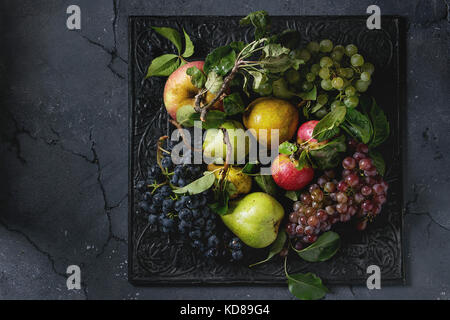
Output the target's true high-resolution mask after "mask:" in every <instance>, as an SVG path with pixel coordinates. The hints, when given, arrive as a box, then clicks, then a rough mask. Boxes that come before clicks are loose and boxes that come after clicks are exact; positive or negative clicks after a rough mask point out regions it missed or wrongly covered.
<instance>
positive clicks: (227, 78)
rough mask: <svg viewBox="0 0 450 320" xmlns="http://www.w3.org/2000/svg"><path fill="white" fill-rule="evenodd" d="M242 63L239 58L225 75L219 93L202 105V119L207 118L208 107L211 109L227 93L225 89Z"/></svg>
mask: <svg viewBox="0 0 450 320" xmlns="http://www.w3.org/2000/svg"><path fill="white" fill-rule="evenodd" d="M241 65H242V60H237V61H236V63H235V64H234V67H233V69H231V72H230V74H229V75H228V76H226V77H225V79H224V80H223V84H222V86H221V87H220V90H219V92H218V93H217V95H216V96H215V97H214V99H212V100H211V101H210V102H209V103H207V104H206V105H204V106H203V107H201V113H200V120H201V121H205V120H206V114H207V113H208V109H210V108H211V107H212V106H213V105H214V104H215V103H216V102H217V101H219V99H221V97H222V95H223V94H224V93H225V91H226V90H227V89H228V87H229V85H230V82H231V80H233V78H234V76H235V75H236V73H237V72H238V70H239V67H240V66H241ZM222 99H223V98H222Z"/></svg>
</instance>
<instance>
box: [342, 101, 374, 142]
mask: <svg viewBox="0 0 450 320" xmlns="http://www.w3.org/2000/svg"><path fill="white" fill-rule="evenodd" d="M342 128H343V129H344V130H345V131H347V133H348V134H350V135H351V136H352V137H353V138H356V139H357V140H359V141H361V142H362V143H368V142H369V140H370V135H371V126H370V120H369V118H367V116H365V115H364V114H362V113H361V112H359V111H358V110H356V109H355V108H348V109H347V113H346V114H345V122H344V123H343V125H342Z"/></svg>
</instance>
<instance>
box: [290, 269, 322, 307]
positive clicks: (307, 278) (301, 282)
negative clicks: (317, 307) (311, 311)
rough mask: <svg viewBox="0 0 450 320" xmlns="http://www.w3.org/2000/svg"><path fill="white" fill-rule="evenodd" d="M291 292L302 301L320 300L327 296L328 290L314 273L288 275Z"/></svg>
mask: <svg viewBox="0 0 450 320" xmlns="http://www.w3.org/2000/svg"><path fill="white" fill-rule="evenodd" d="M286 278H287V281H288V288H289V291H290V292H291V293H292V294H293V295H294V296H296V297H297V298H299V299H300V300H318V299H321V298H323V297H324V296H325V294H326V293H327V292H328V289H327V288H326V287H325V286H324V285H323V284H322V280H321V279H320V278H319V277H318V276H316V275H315V274H314V273H311V272H308V273H306V274H302V273H297V274H286Z"/></svg>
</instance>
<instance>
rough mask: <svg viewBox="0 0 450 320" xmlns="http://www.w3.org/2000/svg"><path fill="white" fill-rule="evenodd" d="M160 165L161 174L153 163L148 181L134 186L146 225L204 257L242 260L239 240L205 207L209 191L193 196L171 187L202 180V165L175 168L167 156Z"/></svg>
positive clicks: (209, 198) (208, 198)
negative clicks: (139, 195)
mask: <svg viewBox="0 0 450 320" xmlns="http://www.w3.org/2000/svg"><path fill="white" fill-rule="evenodd" d="M161 166H162V168H163V170H164V172H163V170H161V168H160V167H159V166H158V165H156V164H155V165H153V166H151V167H150V168H149V170H148V178H147V180H146V181H139V182H138V183H137V184H136V189H137V190H138V191H139V193H140V194H141V201H140V202H139V203H138V208H139V209H140V211H141V213H142V215H143V216H146V218H147V219H148V223H149V224H150V225H151V226H153V227H155V228H157V229H158V230H160V231H161V232H162V233H165V234H172V235H174V236H179V237H180V238H182V239H183V241H184V242H186V243H188V244H189V245H190V246H191V247H192V248H194V249H195V250H196V251H198V252H199V253H201V254H202V255H204V256H205V257H208V258H216V257H230V258H231V259H232V260H235V261H237V260H240V259H242V258H243V252H242V247H243V245H242V243H241V241H240V240H239V238H232V237H231V236H230V235H229V233H225V232H223V231H222V230H221V227H222V226H221V225H219V223H220V221H218V220H219V219H217V214H216V213H214V212H213V211H212V210H211V209H210V208H209V207H208V206H207V204H208V202H210V200H211V196H212V195H211V194H210V192H209V191H208V190H207V191H204V192H202V193H200V194H196V195H176V194H175V193H173V192H172V188H171V186H170V185H173V186H178V187H183V186H185V185H187V184H189V183H190V182H192V181H193V180H195V179H197V178H199V177H201V175H202V168H201V166H195V165H185V164H181V165H176V166H174V165H173V163H172V161H171V159H170V157H169V156H167V157H164V158H163V159H162V160H161ZM172 170H173V171H172ZM166 177H167V179H166ZM168 179H170V184H168V183H167V180H168Z"/></svg>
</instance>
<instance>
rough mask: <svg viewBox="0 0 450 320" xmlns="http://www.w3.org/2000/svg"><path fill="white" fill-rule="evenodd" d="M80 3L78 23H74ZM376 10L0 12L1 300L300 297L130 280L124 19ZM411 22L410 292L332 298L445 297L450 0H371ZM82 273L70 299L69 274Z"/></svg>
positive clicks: (241, 4) (357, 5)
mask: <svg viewBox="0 0 450 320" xmlns="http://www.w3.org/2000/svg"><path fill="white" fill-rule="evenodd" d="M71 4H77V5H79V6H80V8H81V12H82V28H81V30H79V31H69V30H67V28H66V24H65V22H66V18H67V14H66V8H67V7H68V6H69V5H71ZM370 4H372V2H371V1H365V0H364V1H353V0H352V1H346V2H345V3H343V2H339V3H338V2H336V1H331V0H318V1H314V2H305V1H298V0H292V1H286V0H285V1H277V2H274V1H242V0H240V1H238V0H229V1H212V0H190V1H187V0H173V1H146V0H133V1H119V0H115V1H114V0H99V1H89V0H77V1H56V0H49V1H32V0H18V1H16V0H3V1H1V4H0V43H1V44H2V49H1V50H0V114H1V117H0V121H1V123H0V152H1V154H2V160H1V161H0V178H1V181H2V184H1V192H0V203H1V204H2V205H1V210H0V299H16V298H24V299H108V298H109V299H155V298H158V299H161V298H162V299H186V298H194V299H202V298H203V299H209V298H211V297H214V298H216V299H235V298H237V299H250V298H252V299H263V298H266V299H293V298H292V296H291V295H290V293H289V292H288V290H287V288H286V287H251V286H237V287H236V286H233V287H202V288H199V287H169V288H164V287H152V288H140V287H134V286H132V285H131V284H129V283H128V281H127V254H128V252H127V179H128V172H127V170H128V155H127V152H128V139H127V132H128V131H127V130H128V91H127V90H128V88H127V85H128V84H127V70H128V61H127V56H128V43H127V40H128V37H127V17H128V16H129V15H174V14H181V15H209V14H211V15H245V14H247V13H248V12H250V11H253V10H258V9H265V10H267V11H268V12H269V13H270V14H272V15H290V14H296V15H327V14H330V15H364V14H365V11H366V8H367V6H368V5H370ZM377 4H378V5H379V6H380V8H381V13H382V14H386V15H387V14H389V15H401V16H404V17H406V18H407V19H408V20H407V21H408V27H407V35H406V45H407V57H405V59H406V60H407V70H406V71H405V72H406V79H407V97H406V103H407V106H406V108H405V110H406V111H407V114H406V115H405V123H406V126H405V132H404V141H405V150H404V158H405V160H404V176H405V178H404V186H405V188H404V198H405V208H406V212H405V243H404V245H405V265H406V272H407V282H406V285H404V286H392V287H383V288H382V290H373V291H371V290H368V289H367V288H365V287H358V286H347V287H346V286H336V287H332V288H331V291H332V293H331V294H329V295H327V299H448V298H449V297H450V292H449V287H450V273H449V272H448V264H449V263H450V244H449V242H450V197H448V194H449V193H450V162H449V159H448V158H449V155H450V135H449V132H450V116H449V115H450V112H449V110H448V101H449V98H450V97H449V90H448V82H449V76H448V75H449V74H450V70H449V63H448V56H449V48H450V46H449V42H448V36H449V31H450V30H449V21H450V19H449V12H448V11H449V2H448V1H444V0H432V1H427V0H414V1H396V2H393V1H377ZM71 264H77V265H79V266H80V267H81V270H82V290H67V288H66V273H65V272H66V268H67V266H69V265H71Z"/></svg>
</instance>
